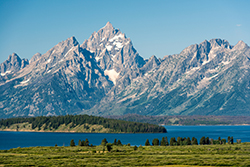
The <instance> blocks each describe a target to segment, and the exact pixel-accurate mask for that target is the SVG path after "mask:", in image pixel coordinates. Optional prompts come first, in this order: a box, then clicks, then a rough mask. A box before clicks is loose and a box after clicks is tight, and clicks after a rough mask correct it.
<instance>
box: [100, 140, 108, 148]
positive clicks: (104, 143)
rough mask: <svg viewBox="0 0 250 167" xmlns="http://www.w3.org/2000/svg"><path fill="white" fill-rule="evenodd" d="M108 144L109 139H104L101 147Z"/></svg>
mask: <svg viewBox="0 0 250 167" xmlns="http://www.w3.org/2000/svg"><path fill="white" fill-rule="evenodd" d="M107 143H108V141H107V139H106V138H104V139H103V140H102V142H101V145H103V146H106V144H107Z"/></svg>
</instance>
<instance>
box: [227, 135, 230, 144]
mask: <svg viewBox="0 0 250 167" xmlns="http://www.w3.org/2000/svg"><path fill="white" fill-rule="evenodd" d="M230 139H231V138H230V136H228V137H227V143H228V144H230V143H231V142H230Z"/></svg>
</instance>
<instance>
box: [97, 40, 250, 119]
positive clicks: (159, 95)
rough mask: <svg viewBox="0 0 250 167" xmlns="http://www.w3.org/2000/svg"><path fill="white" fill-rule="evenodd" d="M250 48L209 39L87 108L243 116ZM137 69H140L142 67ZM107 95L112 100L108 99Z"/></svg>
mask: <svg viewBox="0 0 250 167" xmlns="http://www.w3.org/2000/svg"><path fill="white" fill-rule="evenodd" d="M249 51H250V49H249V47H248V46H247V45H246V44H245V43H244V42H242V41H240V42H239V43H238V44H237V45H236V46H234V47H233V46H231V45H229V43H228V42H227V41H225V40H220V39H213V40H210V41H204V42H202V43H201V44H199V45H197V44H196V45H191V46H189V47H187V48H186V49H184V50H183V51H182V52H181V53H180V54H178V55H171V56H166V57H164V58H163V60H162V61H161V64H160V66H159V67H158V66H156V67H155V68H153V69H152V70H151V71H148V72H147V73H145V75H144V76H142V77H139V78H138V79H136V80H134V81H133V82H132V83H131V85H129V86H127V87H126V89H124V91H123V92H121V93H119V94H117V95H116V97H117V98H116V99H115V100H114V99H112V98H110V97H109V98H107V97H105V101H104V100H103V103H102V104H101V105H99V106H101V108H98V107H99V106H96V108H94V110H92V111H93V112H95V111H99V113H100V112H101V111H102V110H103V111H105V114H106V115H113V113H115V112H116V111H119V112H120V113H119V112H118V113H119V114H126V113H137V114H141V115H195V114H196V115H249V109H248V108H249V107H250V106H249V104H250V103H249V98H247V97H249V88H250V87H249V84H250V82H249V75H250V73H249V72H250V71H249V67H250V66H249V65H250V64H249V60H250V54H249V53H250V52H249ZM142 69H143V68H142ZM109 99H112V101H108V100H109ZM107 111H110V112H107Z"/></svg>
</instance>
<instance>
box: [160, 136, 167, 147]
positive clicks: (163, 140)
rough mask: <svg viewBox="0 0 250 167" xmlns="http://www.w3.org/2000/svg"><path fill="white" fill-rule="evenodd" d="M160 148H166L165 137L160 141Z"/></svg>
mask: <svg viewBox="0 0 250 167" xmlns="http://www.w3.org/2000/svg"><path fill="white" fill-rule="evenodd" d="M161 146H166V141H165V137H162V139H161Z"/></svg>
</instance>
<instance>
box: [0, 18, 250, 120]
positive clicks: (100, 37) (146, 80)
mask: <svg viewBox="0 0 250 167" xmlns="http://www.w3.org/2000/svg"><path fill="white" fill-rule="evenodd" d="M27 49H28V48H27ZM0 67H1V68H0V118H11V117H25V116H31V117H32V116H42V115H43V116H56V115H67V114H73V115H76V114H88V115H96V116H110V115H126V114H139V115H161V116H162V115H163V116H164V115H169V116H170V115H216V116H221V115H223V116H250V98H248V97H249V96H250V80H249V78H250V47H249V46H248V45H247V44H246V43H244V42H243V41H239V42H238V43H237V44H236V45H231V44H230V43H229V42H228V41H227V40H225V39H211V40H204V41H203V42H201V43H199V44H192V45H190V46H188V47H186V48H185V49H184V50H182V51H181V52H180V53H179V54H174V55H166V56H165V57H163V58H162V59H160V58H157V57H156V56H152V57H151V58H149V59H144V58H143V57H142V56H141V55H140V54H139V52H138V51H137V50H136V49H135V47H134V46H133V44H132V40H131V39H130V38H128V37H127V36H126V35H125V34H124V33H122V32H121V31H120V30H119V29H115V28H114V27H113V25H112V24H111V23H110V22H108V23H107V24H106V25H105V26H104V27H103V28H101V29H100V30H98V31H97V32H94V33H93V34H92V35H91V36H90V37H89V39H86V40H85V41H84V42H83V43H82V44H79V43H78V41H77V40H76V38H75V37H70V38H68V39H66V40H64V41H62V42H59V43H58V44H57V45H55V46H54V47H52V48H51V49H50V50H48V51H47V52H46V53H44V54H40V53H37V54H35V55H34V56H33V57H32V59H31V60H30V61H28V60H27V59H21V58H20V57H19V56H18V55H17V54H15V53H13V54H11V55H10V56H9V58H8V59H7V60H6V61H4V62H3V63H1V64H0Z"/></svg>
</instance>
